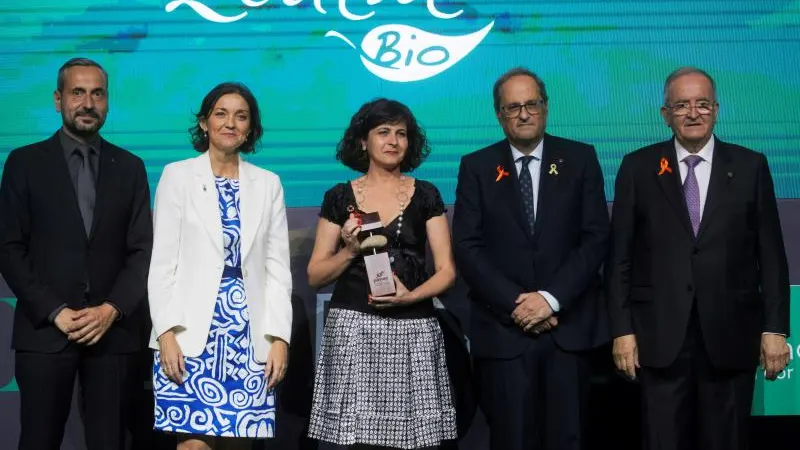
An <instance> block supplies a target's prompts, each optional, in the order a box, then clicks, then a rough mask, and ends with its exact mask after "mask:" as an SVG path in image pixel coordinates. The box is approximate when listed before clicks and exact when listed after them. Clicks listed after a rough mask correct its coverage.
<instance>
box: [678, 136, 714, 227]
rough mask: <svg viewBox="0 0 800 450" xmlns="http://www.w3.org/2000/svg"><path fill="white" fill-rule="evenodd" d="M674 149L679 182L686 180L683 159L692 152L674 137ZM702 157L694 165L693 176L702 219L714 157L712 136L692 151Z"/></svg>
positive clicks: (687, 167) (686, 169) (685, 167)
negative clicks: (679, 177) (698, 196)
mask: <svg viewBox="0 0 800 450" xmlns="http://www.w3.org/2000/svg"><path fill="white" fill-rule="evenodd" d="M675 151H676V152H677V154H678V168H679V169H680V171H681V183H683V182H684V181H686V175H687V174H688V173H689V166H688V165H687V164H686V162H685V161H684V159H686V157H687V156H689V155H691V154H692V153H690V152H689V150H686V149H685V148H684V147H683V146H682V145H681V144H680V142H678V140H677V139H675ZM694 154H695V155H697V156H699V157H700V158H702V160H701V161H700V162H699V163H698V164H697V165H696V166H694V176H695V177H696V178H697V187H698V188H699V189H700V220H701V221H702V220H703V211H704V210H705V207H706V198H707V197H708V184H709V182H710V181H711V164H712V163H713V158H714V136H713V135H712V136H711V139H709V140H708V142H706V145H704V146H703V148H701V149H700V151H699V152H697V153H694Z"/></svg>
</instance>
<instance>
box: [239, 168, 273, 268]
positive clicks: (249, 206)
mask: <svg viewBox="0 0 800 450" xmlns="http://www.w3.org/2000/svg"><path fill="white" fill-rule="evenodd" d="M258 181H259V180H258V174H257V172H256V168H255V167H253V166H252V165H250V164H248V163H246V162H245V161H244V160H241V159H240V160H239V219H240V222H241V230H242V231H241V232H242V242H241V252H242V261H243V262H244V261H245V260H246V258H247V254H248V252H249V250H250V247H251V246H252V245H253V241H254V240H255V237H256V231H257V230H258V227H259V226H260V225H261V217H262V216H263V212H264V202H265V201H266V200H267V199H266V192H265V190H266V188H265V185H264V183H259V182H258Z"/></svg>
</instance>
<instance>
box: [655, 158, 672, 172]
mask: <svg viewBox="0 0 800 450" xmlns="http://www.w3.org/2000/svg"><path fill="white" fill-rule="evenodd" d="M659 165H660V166H661V169H660V170H659V171H658V174H659V175H664V173H665V172H669V173H672V167H670V166H669V161H668V160H667V158H661V162H660V163H659Z"/></svg>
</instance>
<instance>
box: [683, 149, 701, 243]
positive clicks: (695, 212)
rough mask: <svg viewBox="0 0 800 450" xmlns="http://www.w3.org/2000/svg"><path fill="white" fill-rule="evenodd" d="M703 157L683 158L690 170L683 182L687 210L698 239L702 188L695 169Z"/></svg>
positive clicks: (691, 156) (690, 156)
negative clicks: (698, 183) (698, 182)
mask: <svg viewBox="0 0 800 450" xmlns="http://www.w3.org/2000/svg"><path fill="white" fill-rule="evenodd" d="M702 160H703V157H701V156H697V155H689V156H687V157H686V158H683V162H685V163H686V166H687V167H688V168H689V171H688V172H686V179H685V180H684V181H683V196H684V198H686V208H688V209H689V220H691V221H692V230H694V235H695V237H697V230H698V229H699V228H700V186H698V185H697V177H696V176H695V174H694V168H695V167H696V166H697V165H698V164H700V161H702Z"/></svg>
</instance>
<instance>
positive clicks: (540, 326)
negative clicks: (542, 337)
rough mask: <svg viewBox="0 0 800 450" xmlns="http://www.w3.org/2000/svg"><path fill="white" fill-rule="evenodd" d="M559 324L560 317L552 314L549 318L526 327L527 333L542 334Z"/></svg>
mask: <svg viewBox="0 0 800 450" xmlns="http://www.w3.org/2000/svg"><path fill="white" fill-rule="evenodd" d="M556 325H558V318H557V317H556V316H550V317H548V318H547V320H543V321H541V322H539V323H537V324H535V325H533V324H531V325H528V326H526V327H525V332H526V333H533V334H542V333H544V332H547V331H550V330H552V329H553V328H555V327H556Z"/></svg>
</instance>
